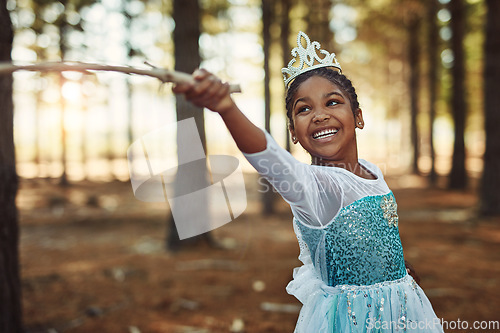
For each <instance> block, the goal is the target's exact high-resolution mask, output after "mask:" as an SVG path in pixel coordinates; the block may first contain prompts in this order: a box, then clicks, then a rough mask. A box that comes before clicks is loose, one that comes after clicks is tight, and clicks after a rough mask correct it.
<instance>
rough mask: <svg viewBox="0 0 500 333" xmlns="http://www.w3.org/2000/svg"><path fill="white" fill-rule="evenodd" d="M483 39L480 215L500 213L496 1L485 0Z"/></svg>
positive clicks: (499, 48)
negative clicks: (484, 139) (483, 133)
mask: <svg viewBox="0 0 500 333" xmlns="http://www.w3.org/2000/svg"><path fill="white" fill-rule="evenodd" d="M486 5H487V14H486V15H487V17H486V24H485V43H484V74H483V75H484V116H485V117H484V122H485V123H484V127H485V132H486V149H485V152H484V170H483V175H482V180H481V191H480V196H481V198H480V199H481V200H480V201H481V207H480V212H481V214H482V215H500V177H499V176H498V171H499V170H500V131H499V130H498V125H499V124H500V94H499V91H500V61H499V59H500V20H499V19H498V14H499V13H500V1H498V0H486Z"/></svg>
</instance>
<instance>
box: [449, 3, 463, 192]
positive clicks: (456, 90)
mask: <svg viewBox="0 0 500 333" xmlns="http://www.w3.org/2000/svg"><path fill="white" fill-rule="evenodd" d="M449 9H450V12H451V22H450V25H451V30H452V37H451V49H452V51H453V56H454V60H453V66H452V68H451V74H452V80H453V83H452V94H451V109H452V115H453V121H454V126H455V127H454V132H455V141H454V144H453V156H452V165H451V172H450V174H449V187H450V188H452V189H464V188H465V187H466V186H467V173H466V170H465V118H466V113H467V100H466V96H467V95H466V90H465V51H464V38H465V25H466V22H465V4H464V0H451V1H450V3H449Z"/></svg>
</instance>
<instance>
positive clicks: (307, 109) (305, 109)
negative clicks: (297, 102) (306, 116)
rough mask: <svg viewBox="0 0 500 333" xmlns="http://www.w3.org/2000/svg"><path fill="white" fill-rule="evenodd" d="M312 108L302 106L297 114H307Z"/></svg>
mask: <svg viewBox="0 0 500 333" xmlns="http://www.w3.org/2000/svg"><path fill="white" fill-rule="evenodd" d="M310 109H311V108H309V107H308V106H302V107H300V108H299V109H298V110H297V114H299V113H301V112H306V111H309V110H310Z"/></svg>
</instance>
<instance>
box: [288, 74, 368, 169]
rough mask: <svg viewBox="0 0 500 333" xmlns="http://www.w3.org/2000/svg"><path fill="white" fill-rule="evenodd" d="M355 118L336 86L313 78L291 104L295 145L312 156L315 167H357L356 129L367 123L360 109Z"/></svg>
mask: <svg viewBox="0 0 500 333" xmlns="http://www.w3.org/2000/svg"><path fill="white" fill-rule="evenodd" d="M355 114H356V116H354V114H353V110H352V109H351V103H350V101H349V98H348V97H347V95H346V94H345V93H344V92H343V91H342V90H341V89H340V88H339V87H338V86H337V85H336V84H334V83H332V82H331V81H329V80H328V79H326V78H323V77H320V76H313V77H311V78H309V79H307V80H306V81H304V82H303V83H302V84H301V85H300V87H299V88H298V89H297V92H296V94H295V98H294V101H293V104H292V119H293V125H294V126H293V128H290V132H291V133H292V137H295V138H296V139H295V140H294V143H297V142H300V144H301V145H302V147H304V149H305V150H307V151H308V152H309V154H311V157H312V160H313V164H340V163H346V165H344V167H346V166H347V164H348V163H357V146H356V133H355V128H356V127H359V128H362V127H363V125H364V122H363V117H362V113H361V110H360V109H358V110H356V112H355Z"/></svg>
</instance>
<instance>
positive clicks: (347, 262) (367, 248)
mask: <svg viewBox="0 0 500 333" xmlns="http://www.w3.org/2000/svg"><path fill="white" fill-rule="evenodd" d="M266 138H267V148H266V149H265V150H264V151H262V152H258V153H255V154H245V157H246V158H247V159H248V161H249V162H250V163H251V164H252V165H253V166H254V167H255V168H256V170H257V171H258V172H259V173H260V174H261V175H262V176H263V177H264V178H266V179H267V180H268V181H269V182H270V183H271V184H272V185H273V186H274V187H275V188H276V190H277V191H278V192H279V193H280V194H281V195H282V197H283V198H284V199H285V201H287V202H288V203H289V204H290V207H291V209H292V212H293V215H294V219H293V225H294V230H295V233H296V235H297V239H298V242H299V245H300V256H299V259H300V260H301V261H302V262H303V265H302V266H301V267H298V268H295V270H294V272H293V280H292V281H291V282H290V283H289V284H288V286H287V291H288V293H290V294H291V295H294V296H295V297H297V299H298V300H299V301H300V302H302V304H303V307H302V310H301V312H300V315H299V319H298V322H297V326H296V329H295V332H296V333H333V332H341V333H347V332H443V330H442V328H441V325H440V321H439V319H438V318H437V317H436V315H435V313H434V311H433V309H432V306H431V304H430V302H429V300H428V299H427V297H426V296H425V294H424V292H423V291H422V289H421V288H420V287H419V286H418V285H417V284H416V283H415V281H414V280H413V278H412V277H411V276H410V275H408V274H407V272H406V268H405V264H404V258H403V247H402V245H401V240H400V237H399V230H398V215H397V205H396V200H395V198H394V195H393V193H392V192H391V190H390V189H389V188H388V186H387V184H386V182H385V180H384V178H383V175H382V172H381V171H380V169H379V168H377V167H376V166H375V165H373V164H371V163H369V162H367V161H364V160H359V163H360V165H361V166H362V167H363V168H365V169H367V170H368V171H369V172H371V173H372V174H373V175H374V176H375V177H376V179H373V180H369V179H364V178H361V177H358V176H356V175H355V174H353V173H351V172H349V171H347V170H345V169H343V168H336V167H322V166H314V165H307V164H304V163H300V162H298V161H297V160H296V159H295V158H293V157H292V156H291V155H290V154H289V153H288V152H286V151H285V150H284V149H282V148H280V147H279V146H278V145H277V144H276V142H275V141H274V140H273V138H272V137H271V136H270V135H269V134H268V133H266Z"/></svg>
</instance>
